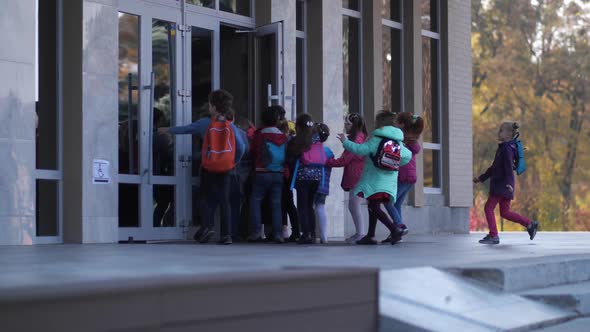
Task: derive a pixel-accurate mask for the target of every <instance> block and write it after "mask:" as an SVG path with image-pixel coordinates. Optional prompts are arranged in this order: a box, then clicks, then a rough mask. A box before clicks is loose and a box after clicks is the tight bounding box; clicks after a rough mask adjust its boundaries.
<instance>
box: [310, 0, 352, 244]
mask: <svg viewBox="0 0 590 332" xmlns="http://www.w3.org/2000/svg"><path fill="white" fill-rule="evenodd" d="M306 36H307V82H308V83H307V89H308V91H307V96H308V97H307V98H308V104H307V110H308V112H309V113H310V114H311V116H312V117H313V119H314V121H322V122H324V123H325V124H327V125H328V127H330V134H331V136H330V138H329V139H328V141H327V142H326V145H327V146H328V147H330V148H331V149H332V151H334V154H335V155H336V156H339V155H340V154H341V153H342V152H343V149H342V145H341V144H340V141H338V140H337V139H336V134H337V133H339V132H342V128H343V120H342V118H343V115H344V104H343V100H342V98H343V77H342V76H343V70H342V2H341V1H333V0H321V1H320V0H312V1H308V2H307V34H306ZM341 179H342V169H339V168H336V169H333V171H332V176H331V181H330V188H331V190H330V195H329V196H328V199H327V201H326V214H327V216H328V224H329V228H328V230H329V236H336V237H343V236H344V235H345V227H347V228H346V229H348V228H349V226H350V227H352V222H351V221H349V220H348V219H349V213H348V208H347V206H346V203H345V193H344V192H343V191H342V190H340V181H341ZM346 194H347V193H346Z"/></svg>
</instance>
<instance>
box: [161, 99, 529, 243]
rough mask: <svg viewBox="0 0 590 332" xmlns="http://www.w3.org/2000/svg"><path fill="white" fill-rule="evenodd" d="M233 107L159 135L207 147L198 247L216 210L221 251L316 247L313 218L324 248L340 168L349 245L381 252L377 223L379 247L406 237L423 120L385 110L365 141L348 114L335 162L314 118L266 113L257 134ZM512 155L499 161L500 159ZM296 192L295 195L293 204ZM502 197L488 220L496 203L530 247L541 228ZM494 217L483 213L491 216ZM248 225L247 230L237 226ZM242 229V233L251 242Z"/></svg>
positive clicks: (220, 104)
mask: <svg viewBox="0 0 590 332" xmlns="http://www.w3.org/2000/svg"><path fill="white" fill-rule="evenodd" d="M232 101H233V97H232V96H231V95H230V94H229V93H228V92H227V91H224V90H216V91H213V92H211V93H210V95H209V113H210V117H207V118H203V119H201V120H198V121H196V122H194V123H192V124H190V125H187V126H181V127H174V128H169V129H168V128H162V129H161V130H162V131H166V132H169V133H171V134H193V135H198V137H200V138H201V140H202V153H201V177H200V178H201V184H200V191H201V192H202V193H204V195H202V197H201V199H200V201H201V204H200V212H201V220H202V224H201V225H200V226H199V227H198V230H197V232H196V233H195V235H194V239H195V240H196V241H198V242H200V243H206V242H208V241H209V240H210V239H211V238H212V237H213V235H214V234H215V233H214V230H213V220H214V213H215V211H216V209H217V207H218V206H219V207H220V209H219V211H220V220H221V233H222V234H221V237H220V243H223V244H231V243H232V242H233V241H236V240H244V239H245V240H246V241H248V242H261V241H265V240H266V241H274V242H275V243H285V242H297V243H299V244H311V243H315V242H316V216H317V224H318V226H319V227H318V229H319V234H318V235H319V239H320V242H321V243H327V242H328V238H327V222H328V221H327V217H326V211H325V203H326V197H327V196H328V195H329V191H330V175H331V169H332V168H334V167H343V168H344V171H343V176H342V182H341V187H342V189H343V190H344V191H346V192H349V203H348V208H349V211H350V213H351V216H352V220H353V222H354V226H355V234H353V235H352V236H351V237H349V238H347V239H346V241H347V242H350V243H356V244H360V245H372V244H377V243H378V242H377V240H376V239H375V229H376V225H377V221H380V222H381V223H382V224H383V225H384V226H385V227H387V229H388V230H389V232H390V234H389V236H388V237H387V238H386V239H385V240H383V241H382V242H389V243H391V244H395V243H397V242H399V241H400V240H401V239H402V236H404V235H405V234H407V232H408V228H407V226H406V225H405V224H404V223H403V219H402V213H401V211H402V210H401V206H402V203H403V202H404V200H405V198H406V195H407V194H408V192H409V191H410V190H411V189H412V187H413V186H414V184H415V182H416V180H417V178H416V160H415V156H416V154H418V153H419V152H420V144H419V142H418V140H419V137H420V135H421V133H422V131H423V129H424V120H423V119H422V118H421V117H419V116H416V115H413V114H411V113H409V112H401V113H394V112H390V111H380V112H378V114H377V115H376V117H375V130H374V131H373V132H372V133H371V134H370V135H369V134H368V132H367V129H366V126H365V122H364V120H363V118H362V116H361V115H360V114H356V113H351V114H348V115H347V116H345V118H344V129H345V134H344V133H341V134H338V135H337V138H338V139H339V140H340V141H341V142H342V146H343V148H344V152H343V153H342V155H341V156H340V157H338V158H335V156H334V153H333V152H332V151H331V150H330V149H329V148H328V147H326V146H324V143H325V142H326V140H327V139H328V137H329V136H330V128H328V126H327V125H326V124H323V123H315V122H314V121H313V119H312V117H311V116H310V115H309V114H300V115H299V116H298V117H297V119H296V121H295V124H294V127H295V128H292V127H291V126H290V125H291V123H290V122H289V121H287V120H286V119H285V110H284V109H283V108H282V107H281V106H270V107H267V108H266V109H264V110H263V111H262V114H261V126H260V127H259V128H257V129H256V128H253V127H252V126H251V125H250V126H248V127H247V128H243V127H242V128H240V127H239V126H236V125H235V124H234V121H233V120H234V118H233V111H232ZM503 130H504V129H502V128H501V133H503ZM506 135H508V133H506ZM509 148H511V147H507V148H502V149H503V150H502V151H504V150H506V149H509ZM499 151H500V149H499ZM506 155H507V153H501V156H500V157H502V158H504V157H505V156H506ZM496 157H497V158H498V153H497V156H496ZM513 160H514V159H512V162H513ZM500 162H504V161H498V162H496V161H494V165H496V164H499V163H500ZM506 162H510V160H507V161H506ZM494 167H495V166H493V167H491V168H490V170H488V172H486V173H485V174H484V175H482V176H481V177H479V178H477V179H474V182H479V181H484V180H485V179H486V178H487V177H490V176H491V178H492V181H498V179H497V178H498V175H497V174H496V173H497V172H496V173H494V172H495V168H494ZM498 167H504V166H498ZM495 174H496V175H495ZM244 177H246V178H247V179H244ZM513 177H514V175H512V182H510V181H508V182H507V187H508V185H509V186H510V188H511V191H510V192H513V188H514V180H513ZM236 179H237V180H236ZM502 184H503V183H502ZM507 187H506V188H507ZM494 188H495V187H494ZM293 190H296V192H297V204H296V205H295V204H294V195H293ZM494 190H495V189H494ZM236 192H238V193H241V195H237V197H238V198H237V199H230V196H231V197H236V195H235V193H236ZM504 193H506V191H505V190H504V191H502V192H501V193H500V194H497V193H496V192H495V191H494V192H493V193H492V192H491V194H490V195H491V196H490V200H489V201H488V202H489V207H490V208H491V210H492V213H491V218H493V208H494V207H495V204H497V203H498V202H499V203H500V206H501V213H502V215H503V216H505V217H507V218H512V219H515V220H516V221H518V222H520V223H521V224H523V225H524V226H526V227H527V229H528V230H529V234H531V239H532V238H533V237H534V234H533V231H534V232H535V233H536V229H537V226H538V223H537V222H532V221H530V220H528V219H525V218H523V217H520V216H518V215H516V214H514V213H511V212H509V203H510V199H512V197H507V196H505V195H504V196H502V195H503V194H504ZM232 194H233V195H232ZM492 194H493V195H492ZM498 195H499V196H498ZM364 200H366V202H367V207H368V214H369V225H368V229H367V230H365V223H364V221H363V213H362V208H361V205H362V203H363V201H364ZM488 210H489V209H488V204H486V216H488ZM287 219H288V220H289V221H290V223H291V230H292V232H291V235H290V236H289V237H287V236H286V235H287V234H285V232H284V227H286V224H287ZM488 220H490V219H488ZM244 223H247V227H241V226H242V225H243V224H244ZM263 224H264V227H263V226H262V225H263ZM494 226H495V220H494ZM241 229H246V231H245V232H247V234H245V232H241V231H240V230H241ZM494 232H495V233H494ZM480 242H482V243H499V239H498V238H497V231H495V227H492V225H491V224H490V235H489V236H487V237H486V238H484V240H482V241H480Z"/></svg>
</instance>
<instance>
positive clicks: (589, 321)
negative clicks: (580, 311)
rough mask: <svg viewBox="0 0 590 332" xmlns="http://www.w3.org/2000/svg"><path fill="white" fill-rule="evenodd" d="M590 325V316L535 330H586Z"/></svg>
mask: <svg viewBox="0 0 590 332" xmlns="http://www.w3.org/2000/svg"><path fill="white" fill-rule="evenodd" d="M588 327H590V317H584V318H578V319H574V320H572V321H569V322H564V323H561V324H557V325H554V326H550V327H546V328H542V329H538V330H535V332H537V331H539V332H540V331H543V332H584V331H588Z"/></svg>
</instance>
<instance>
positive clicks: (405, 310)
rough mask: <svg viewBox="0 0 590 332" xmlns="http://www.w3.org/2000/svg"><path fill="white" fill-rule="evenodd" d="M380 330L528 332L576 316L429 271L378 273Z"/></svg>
mask: <svg viewBox="0 0 590 332" xmlns="http://www.w3.org/2000/svg"><path fill="white" fill-rule="evenodd" d="M379 278H380V279H379V290H380V293H379V313H380V320H379V324H380V325H379V331H380V332H386V331H387V332H388V331H527V330H531V329H534V328H539V327H543V326H548V325H553V324H557V323H559V322H562V321H565V320H569V319H572V318H573V317H575V316H576V315H577V313H576V312H574V311H571V310H564V309H559V308H555V307H553V306H550V305H546V304H543V303H540V302H536V301H533V300H529V299H527V298H524V297H522V296H519V295H515V294H509V293H505V292H500V291H498V290H497V289H495V288H492V287H489V286H487V285H484V284H481V283H478V282H474V281H472V280H469V279H466V278H462V277H459V276H457V275H455V274H451V273H448V272H445V271H441V270H437V269H435V268H431V267H423V268H410V269H400V270H389V271H382V272H380V275H379Z"/></svg>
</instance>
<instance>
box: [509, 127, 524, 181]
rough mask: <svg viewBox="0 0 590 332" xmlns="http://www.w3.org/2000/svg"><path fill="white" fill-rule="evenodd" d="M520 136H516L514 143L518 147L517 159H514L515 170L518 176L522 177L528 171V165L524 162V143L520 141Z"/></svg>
mask: <svg viewBox="0 0 590 332" xmlns="http://www.w3.org/2000/svg"><path fill="white" fill-rule="evenodd" d="M519 136H520V134H516V136H514V138H513V139H512V141H513V142H514V145H516V158H514V167H513V168H514V170H515V171H516V174H517V175H520V174H522V173H524V171H526V163H525V161H524V148H523V147H522V142H521V141H520V139H519Z"/></svg>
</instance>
